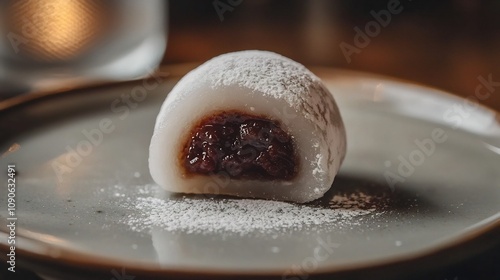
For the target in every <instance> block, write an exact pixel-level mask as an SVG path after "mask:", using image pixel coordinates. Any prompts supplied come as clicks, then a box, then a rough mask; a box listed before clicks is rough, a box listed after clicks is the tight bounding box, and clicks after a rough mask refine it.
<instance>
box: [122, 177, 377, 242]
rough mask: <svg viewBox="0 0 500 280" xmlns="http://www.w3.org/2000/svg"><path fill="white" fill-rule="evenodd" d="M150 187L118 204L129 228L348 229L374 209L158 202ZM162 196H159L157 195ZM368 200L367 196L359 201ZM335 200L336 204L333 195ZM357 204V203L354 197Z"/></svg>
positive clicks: (186, 199) (193, 199) (200, 199)
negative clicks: (128, 211)
mask: <svg viewBox="0 0 500 280" xmlns="http://www.w3.org/2000/svg"><path fill="white" fill-rule="evenodd" d="M162 192H163V191H162V190H161V189H160V188H159V187H158V186H156V185H146V186H141V187H138V189H137V196H135V197H127V199H126V201H125V202H124V203H123V204H122V205H124V206H125V207H127V208H128V210H130V212H131V214H129V215H128V216H126V217H124V219H123V220H122V222H123V223H126V224H127V225H128V226H129V227H130V229H132V230H134V231H137V232H145V231H149V230H150V229H151V228H152V227H154V228H160V229H163V230H166V231H171V232H186V233H202V234H203V233H234V234H240V235H244V234H249V233H254V232H257V233H264V234H266V233H276V232H288V231H291V230H299V229H303V228H308V227H310V228H313V227H315V226H321V225H327V226H328V228H330V229H331V228H332V227H333V228H338V229H341V228H343V227H352V226H354V225H357V224H359V221H360V218H361V217H363V216H366V215H369V214H377V213H375V212H376V211H375V210H376V209H375V208H370V209H362V208H359V207H354V208H352V209H349V208H345V209H344V208H339V207H338V205H337V204H336V205H337V207H334V208H324V207H319V206H312V205H300V204H293V203H287V202H280V201H271V200H259V199H236V198H213V197H211V198H208V197H204V196H191V195H190V196H173V197H166V198H162V197H159V196H161V195H160V194H161V193H162ZM163 194H164V193H163ZM361 197H362V198H364V199H368V200H369V199H370V197H369V196H368V195H362V196H361ZM336 199H339V197H338V196H336ZM358 201H359V198H358Z"/></svg>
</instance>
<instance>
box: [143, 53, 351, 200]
mask: <svg viewBox="0 0 500 280" xmlns="http://www.w3.org/2000/svg"><path fill="white" fill-rule="evenodd" d="M224 110H226V111H227V110H231V111H234V110H236V111H239V112H242V113H246V114H250V115H257V116H266V117H267V118H269V119H271V120H277V121H279V122H280V124H281V128H282V129H283V130H284V131H285V132H287V133H288V134H289V135H290V136H291V137H292V140H293V142H294V147H295V153H296V155H297V159H298V166H297V167H298V168H297V173H296V175H295V176H294V177H293V179H291V180H252V179H234V178H230V176H229V175H228V174H227V173H226V172H218V173H217V174H211V175H203V174H189V175H188V176H186V171H185V168H184V167H183V166H182V164H181V160H180V159H179V155H180V153H181V151H182V150H183V149H184V147H185V145H186V142H187V141H188V139H190V138H189V136H190V135H191V130H192V129H193V128H194V127H195V125H196V124H198V123H199V121H200V120H201V119H203V118H205V117H207V116H211V115H212V114H214V113H216V112H220V111H224ZM345 153H346V134H345V129H344V125H343V122H342V118H341V116H340V113H339V109H338V107H337V105H336V103H335V101H334V99H333V96H332V94H331V93H330V92H329V91H328V90H327V89H326V87H325V86H324V85H323V83H322V82H321V80H320V79H319V78H318V77H317V76H315V75H314V74H313V73H312V72H310V71H309V70H308V69H306V68H305V67H304V66H303V65H301V64H299V63H297V62H295V61H293V60H291V59H288V58H286V57H283V56H281V55H278V54H276V53H272V52H267V51H241V52H234V53H228V54H224V55H221V56H218V57H215V58H213V59H211V60H209V61H207V62H205V63H204V64H202V65H201V66H199V67H198V68H196V69H194V70H192V71H191V72H189V73H188V74H187V75H185V76H184V77H183V78H182V79H181V80H180V81H179V82H178V83H177V85H176V86H175V87H174V88H173V89H172V91H171V92H170V93H169V95H168V96H167V98H166V100H165V102H164V103H163V105H162V107H161V111H160V113H159V114H158V117H157V119H156V124H155V129H154V134H153V137H152V139H151V145H150V148H149V169H150V172H151V176H152V177H153V179H154V180H155V182H156V183H158V184H159V185H161V186H162V187H163V188H165V189H166V190H168V191H171V192H180V193H204V194H226V195H233V196H239V197H249V198H265V199H273V200H283V201H293V202H299V203H303V202H308V201H312V200H314V199H317V198H319V197H322V196H323V195H324V193H325V192H326V191H327V190H328V189H330V187H331V186H332V183H333V180H334V178H335V175H336V174H337V172H338V170H339V168H340V165H341V163H342V161H343V159H344V156H345Z"/></svg>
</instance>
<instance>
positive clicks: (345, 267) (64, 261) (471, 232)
mask: <svg viewBox="0 0 500 280" xmlns="http://www.w3.org/2000/svg"><path fill="white" fill-rule="evenodd" d="M197 65H199V63H185V64H175V65H168V66H164V67H162V68H161V70H160V71H159V72H158V73H165V72H168V73H169V74H168V75H166V76H165V77H166V78H168V79H171V78H178V77H181V76H183V75H184V74H186V73H187V72H188V71H189V70H191V69H193V68H194V67H196V66H197ZM310 69H311V70H312V72H313V73H329V75H333V77H337V76H350V77H356V78H365V79H371V80H378V81H387V82H391V83H393V84H397V85H399V86H404V87H408V86H412V87H417V88H419V89H420V90H424V91H427V92H429V91H431V92H432V93H435V94H439V95H441V96H443V97H446V98H447V99H448V100H455V101H464V100H466V99H465V98H463V97H461V96H457V95H454V94H452V93H450V92H446V91H443V90H440V89H438V88H434V87H430V86H427V85H423V84H419V83H415V82H411V81H407V80H404V79H398V78H393V77H388V76H385V75H379V74H372V73H366V72H358V71H352V70H345V69H337V68H329V67H310ZM318 76H323V75H321V74H320V75H318ZM146 79H147V77H146V78H140V79H135V80H130V81H121V82H107V83H98V84H91V85H86V86H80V85H77V86H74V87H72V86H67V87H65V88H62V89H60V90H52V91H40V92H35V93H30V94H27V95H21V96H18V97H14V98H11V99H7V100H4V101H1V102H0V114H2V115H3V114H8V112H9V111H10V110H13V109H16V108H18V107H22V106H29V105H32V104H35V103H37V102H44V101H47V100H50V98H52V97H60V96H63V97H66V96H68V95H71V94H75V93H78V92H81V91H87V90H98V89H106V88H115V87H119V86H124V85H132V84H136V83H140V82H143V81H145V80H146ZM478 109H480V110H485V111H489V112H491V113H494V114H495V115H496V116H499V112H497V111H495V110H494V109H492V108H489V107H487V106H485V105H483V104H478ZM497 125H499V126H500V124H498V123H497ZM0 220H4V218H2V219H0ZM496 231H499V232H500V212H499V213H497V214H495V215H493V216H490V217H488V218H486V219H485V220H482V221H479V222H478V223H476V224H474V225H472V226H470V227H468V228H467V231H466V232H465V233H464V232H461V233H459V234H456V235H454V236H453V237H450V238H447V240H446V242H444V243H442V244H439V245H435V246H432V247H430V248H426V249H422V250H418V251H414V252H410V253H405V254H403V255H401V256H392V257H386V258H383V259H376V260H368V261H363V262H360V263H357V264H342V265H333V266H332V265H330V266H324V267H321V268H317V269H316V270H315V271H314V272H312V273H310V275H333V274H344V273H354V272H358V273H362V272H363V271H370V270H378V269H390V268H392V267H394V266H403V265H406V266H411V263H414V262H418V261H426V262H428V263H430V264H433V262H432V261H430V260H432V259H439V260H440V262H439V263H440V264H442V263H443V261H444V259H446V260H447V261H448V262H452V260H453V259H459V258H460V256H466V255H468V256H470V255H471V254H467V253H463V252H462V253H461V251H462V250H461V249H460V247H462V246H472V245H474V244H476V245H475V246H477V244H481V242H478V241H477V240H480V239H481V238H482V237H484V236H487V235H488V234H490V233H492V232H496ZM7 237H8V233H7V232H6V231H5V229H4V228H2V229H0V239H1V240H2V241H1V242H0V252H2V255H1V257H0V259H6V258H5V254H3V253H8V250H9V247H10V246H9V244H7V243H6V241H5V242H4V241H3V240H7ZM16 239H18V240H24V241H22V243H26V244H31V245H28V246H26V247H29V246H38V247H39V249H38V251H40V250H45V251H46V253H45V254H42V253H39V252H36V250H37V249H35V250H33V248H31V250H30V248H27V249H26V248H20V247H19V246H18V245H17V246H16V252H19V253H18V254H17V255H18V257H19V259H20V260H21V261H23V262H24V260H23V259H24V258H26V260H27V261H26V263H33V262H34V263H35V264H36V263H37V262H38V263H45V264H50V266H51V268H54V267H61V266H62V267H68V268H69V267H78V268H86V269H88V270H91V269H97V270H101V271H103V270H107V271H108V272H109V271H110V269H113V268H126V270H127V271H132V273H133V272H135V273H136V274H137V275H150V276H151V275H153V274H154V275H155V276H156V275H159V274H161V275H168V276H176V277H187V276H190V277H196V276H198V277H199V276H204V277H235V276H239V277H266V276H283V274H284V273H285V271H282V269H281V268H280V269H265V270H261V271H257V272H254V271H252V272H250V271H246V270H245V271H241V270H240V271H237V270H234V271H233V270H227V269H225V270H221V269H207V268H199V269H195V270H196V271H194V270H193V269H194V268H193V267H181V268H166V267H162V266H160V265H151V264H149V265H146V264H145V263H142V264H141V263H139V264H138V263H137V262H134V261H124V260H121V261H120V260H116V259H113V258H109V257H102V256H96V255H92V254H90V253H85V252H78V251H76V250H71V249H68V248H63V247H61V246H56V245H54V244H50V243H48V242H44V241H41V240H37V239H34V238H31V237H29V236H26V234H23V230H22V229H21V230H20V229H18V230H17V235H16ZM18 242H19V241H18ZM16 243H17V242H16ZM489 243H491V244H489ZM489 243H488V244H489V245H492V244H496V243H498V244H500V240H496V241H491V242H489ZM472 247H474V246H472ZM482 247H485V248H483V250H484V249H486V248H489V246H484V245H483V246H482ZM40 248H42V249H40ZM51 250H52V251H54V250H55V251H57V255H55V254H53V255H51V253H50V251H51ZM476 251H477V250H476ZM47 252H48V253H47ZM476 253H479V252H476ZM441 255H446V256H448V257H447V258H443V257H441ZM436 263H437V262H436ZM434 265H435V266H437V264H434Z"/></svg>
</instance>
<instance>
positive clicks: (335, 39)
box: [0, 0, 500, 110]
mask: <svg viewBox="0 0 500 280" xmlns="http://www.w3.org/2000/svg"><path fill="white" fill-rule="evenodd" d="M499 14H500V1H498V0H491V1H476V0H450V1H421V0H420V1H417V0H413V1H412V0H400V1H398V0H357V1H329V0H310V1H304V0H288V1H283V0H281V1H280V0H251V1H250V0H204V1H200V0H182V1H181V0H176V1H170V2H169V3H167V2H166V1H163V0H148V1H136V0H121V1H118V0H107V1H97V0H86V1H84V0H44V1H38V0H5V1H2V2H1V3H0V34H3V36H2V40H0V84H2V87H1V89H0V95H2V97H3V98H6V96H9V95H13V94H17V93H22V92H27V91H29V90H32V89H33V88H40V87H44V86H49V85H50V86H52V87H54V86H57V84H58V83H62V82H74V81H75V80H77V81H79V82H90V81H95V80H126V79H131V78H133V77H140V76H144V75H148V74H150V73H151V71H152V69H154V67H155V66H156V65H157V64H158V63H160V61H161V64H164V65H166V64H173V63H184V62H203V61H205V60H207V59H209V58H211V57H213V56H216V55H218V54H222V53H225V52H230V51H237V50H244V49H262V50H270V51H274V52H278V53H280V54H283V55H285V56H288V57H290V58H292V59H294V60H297V61H299V62H301V63H303V64H305V65H307V66H313V65H314V66H328V67H336V68H345V69H351V70H357V71H366V72H372V73H378V74H383V75H389V76H392V77H396V78H401V79H406V80H410V81H413V82H417V83H422V84H425V85H429V86H432V87H437V88H440V89H443V90H446V91H450V92H452V93H455V94H458V95H461V96H464V97H467V96H471V95H474V93H475V89H476V87H477V86H478V85H479V84H480V81H478V77H479V76H482V77H484V78H485V79H488V77H490V78H489V79H490V81H494V82H496V81H500V36H499V35H500V21H499V20H498V15H499ZM165 42H168V47H167V48H166V51H165V46H166V45H165ZM496 87H499V85H498V82H497V85H496ZM498 91H500V89H498ZM481 102H482V103H484V104H486V105H487V106H489V107H491V108H495V109H497V110H500V94H498V92H494V91H493V92H492V94H491V96H490V97H489V98H487V99H486V100H484V101H481Z"/></svg>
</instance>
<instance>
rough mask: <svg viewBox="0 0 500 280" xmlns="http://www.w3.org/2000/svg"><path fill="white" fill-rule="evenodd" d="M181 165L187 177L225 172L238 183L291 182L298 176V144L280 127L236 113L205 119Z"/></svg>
mask: <svg viewBox="0 0 500 280" xmlns="http://www.w3.org/2000/svg"><path fill="white" fill-rule="evenodd" d="M181 161H182V164H183V165H184V167H185V169H186V173H187V174H189V173H191V174H206V175H208V174H212V173H219V172H225V173H227V174H228V175H229V177H230V178H235V179H253V180H290V179H292V178H293V176H294V175H295V174H296V173H297V172H296V169H297V162H296V161H297V160H296V156H295V150H294V143H293V141H292V138H291V137H290V135H288V134H287V133H286V132H284V131H283V129H281V127H280V123H279V122H277V121H272V120H269V119H267V118H265V117H262V116H254V115H250V114H246V113H241V112H236V111H223V112H219V113H216V114H213V115H211V116H208V117H206V118H204V119H202V120H201V121H200V123H199V124H198V125H196V126H195V127H194V128H193V129H192V130H191V134H190V136H189V139H188V141H187V143H186V145H185V148H184V151H183V153H182V155H181Z"/></svg>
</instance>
